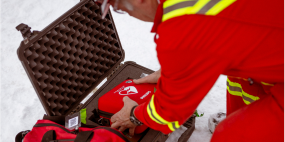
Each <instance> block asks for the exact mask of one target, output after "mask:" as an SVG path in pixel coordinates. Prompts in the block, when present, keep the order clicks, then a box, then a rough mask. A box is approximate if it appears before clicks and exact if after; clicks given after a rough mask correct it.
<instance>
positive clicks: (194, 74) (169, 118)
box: [135, 16, 230, 134]
mask: <svg viewBox="0 0 285 142" xmlns="http://www.w3.org/2000/svg"><path fill="white" fill-rule="evenodd" d="M188 19H189V18H188ZM194 19H195V18H193V19H190V20H191V21H190V20H188V21H187V18H185V17H183V16H182V17H178V18H174V19H171V20H169V21H166V22H165V23H162V24H161V25H160V27H159V28H158V34H159V38H158V39H157V40H156V42H157V56H158V59H159V62H160V65H161V77H160V79H159V81H158V84H157V91H156V93H155V94H154V95H153V96H152V97H153V98H152V99H151V100H150V102H146V103H144V104H142V105H140V106H138V107H137V108H136V110H135V115H136V117H137V118H138V119H139V120H141V121H142V122H143V123H144V124H146V125H147V126H149V127H151V128H153V129H155V130H159V131H162V132H163V133H165V134H167V133H170V132H172V131H174V130H176V129H178V128H179V127H180V125H182V124H183V123H184V122H185V121H186V120H187V119H188V118H189V117H190V116H191V115H192V114H193V112H194V111H195V109H196V108H197V106H198V105H199V103H200V102H201V101H202V99H203V98H204V97H205V95H206V94H207V93H208V91H209V90H210V89H211V87H212V86H213V84H214V83H215V81H216V80H217V78H218V77H219V75H220V74H221V73H223V72H224V70H225V69H226V67H227V66H228V65H229V61H230V59H229V57H227V56H226V55H224V54H223V53H224V52H226V50H224V49H222V47H221V46H220V45H219V44H212V45H209V44H207V43H205V42H204V40H205V39H204V38H206V35H205V34H206V32H203V31H204V29H203V25H202V23H199V21H200V20H197V22H196V23H195V22H194V21H195V20H194ZM198 19H199V18H198ZM201 20H202V19H201ZM191 22H192V24H191ZM193 22H194V23H193ZM201 22H202V21H201ZM204 22H207V21H205V20H204ZM199 24H200V25H201V26H199ZM197 26H198V27H197ZM209 32H211V31H209ZM203 36H204V38H203ZM208 39H209V38H208ZM217 40H218V39H217ZM222 40H226V39H222ZM209 42H210V41H209ZM218 43H219V42H218Z"/></svg>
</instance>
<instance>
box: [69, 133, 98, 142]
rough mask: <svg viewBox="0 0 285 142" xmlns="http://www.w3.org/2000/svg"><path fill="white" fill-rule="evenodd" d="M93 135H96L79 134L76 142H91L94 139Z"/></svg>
mask: <svg viewBox="0 0 285 142" xmlns="http://www.w3.org/2000/svg"><path fill="white" fill-rule="evenodd" d="M93 135H94V132H93V131H84V132H79V133H78V134H77V137H76V138H75V140H74V142H90V141H91V139H92V138H93Z"/></svg>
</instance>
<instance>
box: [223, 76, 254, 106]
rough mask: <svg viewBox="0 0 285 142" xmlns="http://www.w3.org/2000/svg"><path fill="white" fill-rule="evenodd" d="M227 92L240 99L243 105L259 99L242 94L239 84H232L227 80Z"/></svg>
mask: <svg viewBox="0 0 285 142" xmlns="http://www.w3.org/2000/svg"><path fill="white" fill-rule="evenodd" d="M227 90H228V91H229V93H230V94H231V95H235V96H240V97H242V98H243V101H244V103H245V104H247V105H249V104H250V103H252V102H254V101H256V100H258V99H259V97H257V96H253V95H250V94H248V93H246V92H244V91H243V90H242V86H241V85H240V84H239V83H236V82H232V81H230V80H229V79H227Z"/></svg>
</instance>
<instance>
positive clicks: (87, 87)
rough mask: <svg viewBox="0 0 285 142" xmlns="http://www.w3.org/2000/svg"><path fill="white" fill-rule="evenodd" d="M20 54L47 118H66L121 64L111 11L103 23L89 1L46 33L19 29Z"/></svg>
mask: <svg viewBox="0 0 285 142" xmlns="http://www.w3.org/2000/svg"><path fill="white" fill-rule="evenodd" d="M17 29H18V30H20V31H21V32H22V34H23V37H24V40H23V41H22V42H21V45H20V47H19V48H18V56H19V59H20V60H21V62H22V64H23V66H24V68H25V70H26V73H27V74H28V76H29V78H30V80H31V82H32V84H33V86H34V88H35V90H36V92H37V95H38V97H39V99H40V100H41V103H42V105H43V107H44V109H45V111H46V113H47V114H48V115H50V116H54V115H56V116H60V115H67V114H69V113H70V112H71V111H72V110H73V109H75V108H76V107H77V106H78V104H79V103H80V102H81V101H82V100H83V99H84V98H85V97H86V96H87V95H88V94H89V93H90V92H91V91H92V90H93V89H94V88H95V87H96V86H97V85H98V84H99V83H100V82H101V81H102V80H103V79H104V78H106V77H107V76H108V75H109V74H110V73H111V72H112V71H113V70H114V69H115V68H116V67H117V66H118V65H119V64H120V63H121V62H122V61H123V60H124V56H125V53H124V50H123V49H122V46H121V43H120V40H119V37H118V34H117V31H116V28H115V23H114V21H113V18H112V15H111V13H110V11H109V12H108V14H107V16H106V18H105V19H101V10H100V7H99V6H98V5H97V4H95V3H94V1H93V0H82V1H80V2H79V3H78V4H77V5H75V6H74V7H73V8H71V9H70V10H69V11H67V12H66V13H65V14H63V15H62V16H61V17H59V18H58V19H57V20H55V21H54V22H53V23H51V24H50V25H49V26H47V27H46V28H45V29H44V30H42V31H40V32H37V31H34V32H33V33H31V32H30V27H28V26H27V25H24V24H20V25H19V26H18V27H17Z"/></svg>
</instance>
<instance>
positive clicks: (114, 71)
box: [107, 63, 123, 79]
mask: <svg viewBox="0 0 285 142" xmlns="http://www.w3.org/2000/svg"><path fill="white" fill-rule="evenodd" d="M122 65H123V63H120V64H119V65H118V66H117V67H116V68H115V69H114V70H113V71H112V72H111V73H110V74H109V75H108V76H107V79H109V78H110V77H111V76H112V75H113V74H114V73H116V71H117V70H118V69H119V68H120V67H121V66H122Z"/></svg>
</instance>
